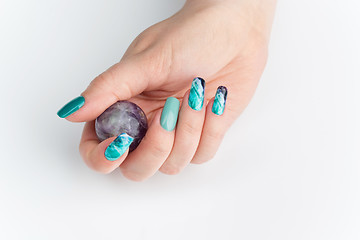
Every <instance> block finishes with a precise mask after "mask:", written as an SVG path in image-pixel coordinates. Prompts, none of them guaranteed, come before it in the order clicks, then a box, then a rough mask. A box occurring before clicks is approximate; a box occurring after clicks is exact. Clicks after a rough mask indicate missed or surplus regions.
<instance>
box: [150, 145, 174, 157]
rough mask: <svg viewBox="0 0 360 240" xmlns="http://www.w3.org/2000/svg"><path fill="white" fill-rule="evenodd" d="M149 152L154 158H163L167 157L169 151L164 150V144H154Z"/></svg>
mask: <svg viewBox="0 0 360 240" xmlns="http://www.w3.org/2000/svg"><path fill="white" fill-rule="evenodd" d="M150 152H151V154H152V155H153V156H154V157H155V158H164V157H165V156H167V155H168V152H169V150H168V149H167V148H166V146H165V144H161V143H155V144H153V145H151V150H150Z"/></svg>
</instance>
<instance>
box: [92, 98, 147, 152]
mask: <svg viewBox="0 0 360 240" xmlns="http://www.w3.org/2000/svg"><path fill="white" fill-rule="evenodd" d="M147 129H148V124H147V119H146V115H145V113H144V112H143V110H142V109H141V108H140V107H139V106H138V105H136V104H135V103H132V102H129V101H118V102H116V103H114V104H113V105H111V106H110V107H109V108H108V109H106V110H105V112H103V113H102V114H101V115H100V116H99V117H98V118H97V119H96V121H95V131H96V135H97V136H98V138H99V140H100V141H104V140H105V139H107V138H109V137H114V136H118V135H120V134H121V133H127V134H128V135H130V136H131V137H133V138H134V141H133V142H132V144H131V145H130V150H129V151H130V152H131V151H133V150H135V148H136V147H137V146H138V145H139V144H140V142H141V140H142V139H143V137H144V136H145V133H146V131H147Z"/></svg>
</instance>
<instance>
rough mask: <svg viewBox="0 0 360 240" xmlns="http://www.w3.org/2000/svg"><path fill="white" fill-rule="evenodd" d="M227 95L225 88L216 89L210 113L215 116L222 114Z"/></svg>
mask: <svg viewBox="0 0 360 240" xmlns="http://www.w3.org/2000/svg"><path fill="white" fill-rule="evenodd" d="M227 93H228V91H227V88H226V87H224V86H220V87H218V88H217V90H216V94H215V99H214V103H213V105H212V112H213V113H215V114H216V115H222V114H223V113H224V110H225V103H226V98H227Z"/></svg>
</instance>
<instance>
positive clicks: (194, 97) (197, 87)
mask: <svg viewBox="0 0 360 240" xmlns="http://www.w3.org/2000/svg"><path fill="white" fill-rule="evenodd" d="M204 92H205V81H204V79H202V78H199V77H197V78H195V79H194V80H193V81H192V84H191V89H190V94H189V101H188V103H189V106H190V107H191V108H192V109H194V110H196V111H200V110H201V108H202V107H203V104H204Z"/></svg>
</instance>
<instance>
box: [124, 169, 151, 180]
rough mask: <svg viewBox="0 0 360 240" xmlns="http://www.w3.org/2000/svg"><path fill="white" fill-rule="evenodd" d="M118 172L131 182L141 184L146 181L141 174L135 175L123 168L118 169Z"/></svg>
mask: <svg viewBox="0 0 360 240" xmlns="http://www.w3.org/2000/svg"><path fill="white" fill-rule="evenodd" d="M120 170H121V172H122V174H123V176H124V177H125V178H127V179H129V180H131V181H134V182H142V181H144V180H146V179H147V178H146V177H144V176H142V175H141V174H138V173H135V172H133V171H128V170H126V169H123V168H120Z"/></svg>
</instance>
